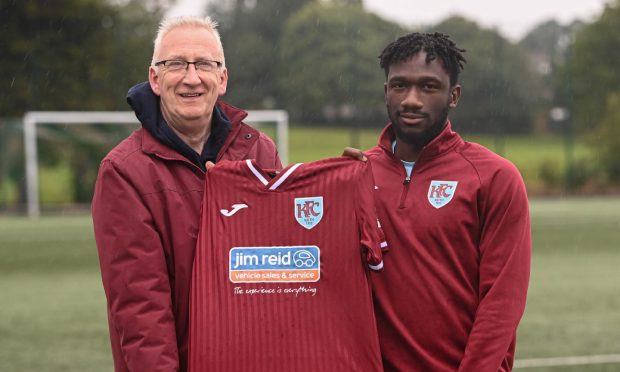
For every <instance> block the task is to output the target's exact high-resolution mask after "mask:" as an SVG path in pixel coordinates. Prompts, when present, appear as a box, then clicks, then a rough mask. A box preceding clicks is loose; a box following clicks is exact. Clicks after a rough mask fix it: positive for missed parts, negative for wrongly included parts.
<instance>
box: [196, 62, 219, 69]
mask: <svg viewBox="0 0 620 372" xmlns="http://www.w3.org/2000/svg"><path fill="white" fill-rule="evenodd" d="M194 65H195V66H196V69H198V70H201V71H213V70H215V69H216V68H217V62H215V61H196V63H195V64H194Z"/></svg>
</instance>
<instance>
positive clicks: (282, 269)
mask: <svg viewBox="0 0 620 372" xmlns="http://www.w3.org/2000/svg"><path fill="white" fill-rule="evenodd" d="M320 256H321V252H320V250H319V247H317V246H314V245H310V246H292V247H281V246H276V247H234V248H232V249H231V250H230V253H229V269H228V271H229V277H230V281H231V282H233V283H256V282H316V281H318V280H319V278H320V276H321V261H320Z"/></svg>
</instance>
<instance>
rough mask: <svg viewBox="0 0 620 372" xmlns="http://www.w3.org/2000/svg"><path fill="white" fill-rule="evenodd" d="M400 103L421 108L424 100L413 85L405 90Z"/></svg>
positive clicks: (408, 106)
mask: <svg viewBox="0 0 620 372" xmlns="http://www.w3.org/2000/svg"><path fill="white" fill-rule="evenodd" d="M401 105H402V106H403V107H407V108H415V109H419V108H422V106H424V102H423V101H422V97H421V93H420V91H419V90H418V89H416V88H415V87H412V88H411V89H409V91H407V94H405V96H404V97H403V100H402V102H401Z"/></svg>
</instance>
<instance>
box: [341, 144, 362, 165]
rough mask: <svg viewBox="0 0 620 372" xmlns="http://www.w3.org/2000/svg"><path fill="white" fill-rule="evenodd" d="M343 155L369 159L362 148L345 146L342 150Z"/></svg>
mask: <svg viewBox="0 0 620 372" xmlns="http://www.w3.org/2000/svg"><path fill="white" fill-rule="evenodd" d="M342 156H348V157H350V158H353V159H357V160H361V161H364V162H365V161H367V160H368V159H367V158H366V155H364V153H363V152H362V150H358V149H354V148H353V147H345V148H344V151H343V152H342Z"/></svg>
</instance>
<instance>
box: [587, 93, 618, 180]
mask: <svg viewBox="0 0 620 372" xmlns="http://www.w3.org/2000/svg"><path fill="white" fill-rule="evenodd" d="M593 142H594V145H595V146H594V149H595V152H596V154H597V155H598V158H599V160H600V162H601V165H602V167H603V170H604V171H605V173H606V174H607V176H608V178H609V180H610V181H612V182H616V183H620V91H617V92H615V93H612V94H610V95H609V96H608V99H607V105H606V110H605V111H604V116H603V120H602V121H601V124H600V127H599V129H598V130H597V132H596V135H595V137H594V138H593Z"/></svg>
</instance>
